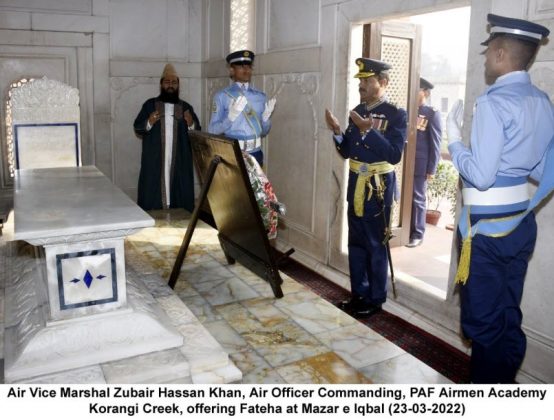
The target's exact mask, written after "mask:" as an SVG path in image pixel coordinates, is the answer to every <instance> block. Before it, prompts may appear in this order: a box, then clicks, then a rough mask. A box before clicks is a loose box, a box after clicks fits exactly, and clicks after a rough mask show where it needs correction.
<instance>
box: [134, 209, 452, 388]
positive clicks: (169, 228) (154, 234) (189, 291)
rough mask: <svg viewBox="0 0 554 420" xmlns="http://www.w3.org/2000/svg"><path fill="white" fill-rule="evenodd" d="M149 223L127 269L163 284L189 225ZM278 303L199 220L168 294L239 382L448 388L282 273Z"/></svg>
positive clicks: (162, 220) (169, 218)
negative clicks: (220, 351)
mask: <svg viewBox="0 0 554 420" xmlns="http://www.w3.org/2000/svg"><path fill="white" fill-rule="evenodd" d="M151 215H152V216H153V217H154V218H155V219H156V225H155V227H152V228H147V229H144V230H142V231H141V232H139V233H138V234H135V235H133V236H130V237H128V239H127V240H126V243H125V247H126V248H125V252H126V264H127V268H128V269H130V270H132V271H135V272H137V273H140V275H141V276H142V278H143V279H145V281H148V282H149V283H150V284H152V282H160V286H162V284H161V282H162V281H163V282H166V281H167V279H168V277H169V273H170V272H171V269H172V266H173V263H174V261H175V257H176V255H177V251H178V249H179V246H180V245H181V242H182V239H183V237H184V234H185V231H186V227H187V224H188V220H187V219H186V215H185V213H184V212H182V213H181V212H178V211H177V212H176V211H172V212H162V211H160V212H152V213H151ZM281 277H282V278H283V282H284V283H283V285H282V288H283V293H284V297H283V298H282V299H275V298H274V297H273V293H272V291H271V288H270V286H269V284H268V283H266V282H265V281H264V280H262V279H261V278H259V277H258V276H257V275H255V274H253V273H252V272H250V271H249V270H247V269H246V268H244V267H242V266H241V265H240V264H238V263H237V264H235V265H228V264H227V261H226V259H225V257H224V255H223V252H222V251H221V248H220V245H219V242H218V239H217V232H216V231H215V230H214V229H212V228H211V227H210V226H208V225H206V224H203V223H202V222H199V224H198V225H197V227H196V230H195V232H194V235H193V239H192V243H191V246H190V247H189V250H188V253H187V256H186V259H185V262H184V264H183V268H182V270H181V273H180V276H179V279H178V281H177V284H176V286H175V293H176V294H177V296H178V297H179V298H180V299H181V300H182V301H183V302H184V303H185V304H186V306H187V307H188V308H189V309H190V310H191V311H192V312H193V313H194V315H195V316H196V317H197V318H198V320H199V321H200V322H201V323H202V325H203V326H204V327H205V328H206V329H207V330H208V331H209V332H210V333H211V334H212V336H213V337H214V338H215V339H216V340H217V341H218V342H219V344H220V345H221V346H222V347H223V348H224V349H225V351H226V352H227V353H228V354H229V356H230V358H231V360H232V361H233V362H234V364H235V365H236V366H237V367H238V368H239V369H240V370H241V371H242V374H243V379H242V382H243V383H450V381H449V380H448V379H447V378H445V377H444V376H442V375H441V374H439V373H438V372H436V371H434V370H433V369H432V368H430V367H429V366H427V365H425V364H424V363H422V362H421V361H419V360H418V359H416V358H415V357H413V356H412V355H410V354H408V353H406V352H405V351H404V350H402V349H401V348H399V347H398V346H396V345H395V344H393V343H391V342H389V341H388V340H386V339H385V338H383V337H382V336H380V335H379V334H377V333H376V332H375V331H373V330H372V329H370V328H369V327H367V326H365V325H363V324H362V323H360V322H358V321H357V320H355V319H353V318H351V317H350V316H348V315H346V314H345V313H343V312H342V311H340V310H338V309H337V308H336V307H334V306H333V305H332V304H330V303H329V302H327V301H325V300H324V299H322V298H320V297H319V296H317V295H316V294H315V293H313V292H311V291H310V290H309V289H307V288H306V287H304V286H303V285H301V284H299V283H297V282H296V281H294V280H293V279H292V278H290V277H288V276H287V275H285V274H283V273H281Z"/></svg>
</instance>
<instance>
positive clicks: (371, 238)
mask: <svg viewBox="0 0 554 420" xmlns="http://www.w3.org/2000/svg"><path fill="white" fill-rule="evenodd" d="M356 64H357V65H358V68H359V71H358V73H357V74H356V75H355V76H354V77H356V78H359V79H360V82H359V91H360V99H361V103H360V104H359V105H358V106H357V107H356V108H354V110H352V111H350V118H349V121H348V127H347V128H346V131H344V132H343V133H342V132H341V129H340V124H339V122H338V120H337V118H336V117H335V116H334V115H333V114H332V113H331V112H330V111H329V110H328V109H327V110H326V111H325V120H326V122H327V125H328V127H329V128H330V129H331V130H333V133H334V135H333V139H334V141H335V145H336V148H337V150H338V152H339V153H340V155H341V156H342V157H343V158H344V159H349V168H350V171H349V176H348V190H347V201H348V261H349V266H350V284H351V291H352V297H351V299H350V300H348V301H345V302H341V303H340V304H339V307H340V308H341V309H343V310H345V311H346V312H348V313H349V314H351V315H352V316H354V317H357V318H362V317H368V316H371V315H373V314H375V313H377V312H378V311H379V310H380V309H381V305H382V304H383V303H384V302H385V300H386V298H387V270H388V257H387V251H386V247H385V245H384V244H383V243H384V242H385V243H386V239H387V238H386V236H387V235H388V233H389V232H390V226H389V224H390V214H391V206H392V203H393V199H394V195H395V194H394V193H395V191H394V190H395V186H396V176H395V172H394V165H395V164H397V163H398V162H400V159H401V157H402V151H403V150H404V144H405V142H406V119H407V118H406V111H405V110H403V109H399V108H397V107H396V106H395V105H393V104H391V103H389V102H387V100H386V97H385V91H386V88H387V86H388V83H389V75H388V72H387V70H389V69H390V68H391V66H390V65H389V64H387V63H384V62H382V61H379V60H372V59H368V58H358V59H357V60H356Z"/></svg>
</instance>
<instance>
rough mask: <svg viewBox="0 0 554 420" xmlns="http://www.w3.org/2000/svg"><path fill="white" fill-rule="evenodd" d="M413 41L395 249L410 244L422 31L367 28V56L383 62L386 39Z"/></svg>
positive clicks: (402, 26) (412, 26) (378, 25)
mask: <svg viewBox="0 0 554 420" xmlns="http://www.w3.org/2000/svg"><path fill="white" fill-rule="evenodd" d="M383 35H384V36H390V37H399V38H404V39H410V40H411V48H410V75H409V82H408V84H409V88H408V89H409V91H408V109H407V112H408V130H407V144H406V147H405V149H404V153H403V163H402V165H403V166H402V183H401V185H402V188H401V191H400V213H399V214H400V226H398V227H395V228H393V235H394V237H393V238H392V239H391V241H390V244H391V246H402V245H405V244H407V243H408V242H409V241H410V226H411V219H412V197H413V188H414V169H415V153H416V141H417V129H416V126H417V116H418V105H417V96H418V91H419V77H420V71H419V69H420V66H421V27H420V26H419V25H415V24H412V23H404V22H398V23H396V22H394V23H393V22H385V23H383V22H374V23H368V24H365V25H364V27H363V56H364V57H369V58H374V59H381V45H382V36H383Z"/></svg>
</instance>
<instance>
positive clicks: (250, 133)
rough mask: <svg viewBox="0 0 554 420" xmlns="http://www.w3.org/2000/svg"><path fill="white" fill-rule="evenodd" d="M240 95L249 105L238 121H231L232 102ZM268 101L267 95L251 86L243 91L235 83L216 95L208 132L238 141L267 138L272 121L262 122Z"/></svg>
mask: <svg viewBox="0 0 554 420" xmlns="http://www.w3.org/2000/svg"><path fill="white" fill-rule="evenodd" d="M240 95H244V96H245V97H246V99H247V101H248V103H247V105H246V107H245V108H244V110H243V112H241V114H240V115H239V116H238V117H237V119H236V120H235V121H231V120H229V118H228V116H229V108H230V107H231V102H232V101H233V99H235V98H238V97H239V96H240ZM266 101H267V97H266V95H265V93H263V92H261V91H259V90H256V89H254V88H252V87H250V85H249V86H248V88H247V89H244V90H243V89H241V88H240V87H239V85H238V83H233V84H232V85H231V86H229V87H227V88H225V89H222V90H220V91H218V92H217V93H216V94H215V96H214V100H213V105H212V117H211V119H210V124H209V126H208V131H209V132H210V133H212V134H224V135H225V136H227V137H231V138H234V139H238V140H250V139H255V138H256V137H262V136H265V135H266V134H267V133H268V132H269V129H270V128H271V119H269V120H268V121H265V122H264V121H263V120H262V113H263V112H264V109H265V104H266Z"/></svg>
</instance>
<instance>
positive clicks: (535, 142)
mask: <svg viewBox="0 0 554 420" xmlns="http://www.w3.org/2000/svg"><path fill="white" fill-rule="evenodd" d="M487 19H488V21H489V23H490V37H489V38H488V39H487V40H486V41H485V42H483V45H485V46H486V47H487V49H486V50H485V76H486V79H487V84H489V85H490V86H489V88H488V89H487V90H486V91H485V92H484V93H483V94H482V95H481V96H479V97H478V98H477V101H476V105H475V110H474V114H473V123H472V130H471V139H470V147H467V146H465V145H464V144H463V143H462V142H461V138H462V136H461V129H460V126H461V117H462V113H463V110H462V106H461V103H458V104H455V105H454V107H453V110H452V111H451V112H450V114H449V115H448V118H447V123H446V129H447V134H448V141H449V146H448V148H449V151H450V154H451V155H452V162H453V163H454V165H455V167H456V169H458V171H459V172H460V175H461V177H462V179H463V190H462V195H463V209H462V214H461V215H460V224H459V236H461V238H462V239H463V245H462V252H461V257H460V265H459V267H458V274H457V276H456V278H457V280H459V281H460V282H462V283H463V286H462V288H461V309H462V316H461V321H462V329H463V332H464V334H465V335H466V336H467V337H468V338H470V339H471V340H472V352H471V381H472V382H474V383H499V382H500V383H512V382H514V380H515V376H516V373H517V371H518V369H519V367H520V364H521V362H522V360H523V357H524V355H525V348H526V339H525V334H524V333H523V331H522V329H521V322H522V313H521V310H520V308H519V305H520V302H521V297H522V293H523V282H524V279H525V274H526V272H527V263H528V261H529V258H530V256H531V254H532V252H533V249H534V247H535V240H536V234H537V225H536V223H535V215H534V213H533V212H532V211H529V212H523V211H524V210H526V209H528V207H529V209H531V208H532V206H533V203H532V204H531V206H530V205H529V196H528V191H527V179H528V176H529V175H534V171H535V169H536V168H537V167H538V164H539V162H541V161H542V160H543V157H544V156H545V151H546V150H547V148H548V146H549V143H550V140H551V138H552V136H553V134H554V112H553V109H552V104H551V102H550V99H549V97H548V95H547V94H546V93H544V92H543V91H541V90H539V89H538V88H537V87H535V86H534V85H533V84H532V83H531V80H530V78H529V74H528V73H527V68H528V67H529V66H530V65H531V63H532V60H533V58H534V56H535V54H536V52H537V50H538V47H539V44H540V43H541V42H542V41H543V39H544V38H545V37H547V36H548V34H549V30H548V29H547V28H545V27H544V26H541V25H537V24H535V23H532V22H528V21H525V20H520V19H512V18H508V17H503V16H497V15H492V14H489V15H488V17H487ZM543 182H544V177H543V180H542V181H541V187H540V188H542V187H543ZM534 201H535V199H533V202H534ZM522 213H523V214H522ZM518 215H520V216H518ZM513 220H517V221H518V223H519V224H515V223H511V222H512V221H513Z"/></svg>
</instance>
